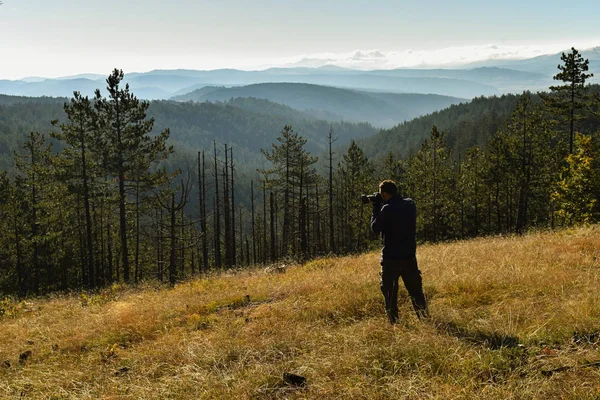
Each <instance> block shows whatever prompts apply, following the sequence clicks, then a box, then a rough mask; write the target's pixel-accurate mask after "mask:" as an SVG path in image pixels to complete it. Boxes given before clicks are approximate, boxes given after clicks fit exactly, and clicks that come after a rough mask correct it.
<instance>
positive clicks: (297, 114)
mask: <svg viewBox="0 0 600 400" xmlns="http://www.w3.org/2000/svg"><path fill="white" fill-rule="evenodd" d="M65 101H68V99H66V98H44V97H36V98H29V97H17V96H6V95H0V133H1V134H0V169H3V170H13V169H14V160H13V152H14V151H18V150H19V149H20V148H21V146H22V145H23V143H24V142H25V134H26V133H27V132H29V131H36V132H39V133H42V134H45V135H46V136H49V134H50V133H51V132H52V131H53V129H54V128H53V127H52V125H51V124H50V122H51V121H52V120H54V119H58V120H59V121H60V122H64V121H65V120H66V114H65V112H64V110H63V104H64V103H65ZM148 116H149V117H153V118H155V120H156V126H155V127H154V129H153V131H152V132H151V135H155V134H158V133H159V132H161V131H163V130H164V129H165V128H167V127H169V128H170V130H171V136H170V139H169V142H170V143H171V144H172V145H173V146H174V148H175V149H176V153H175V154H173V155H172V156H171V160H170V161H169V163H170V164H172V165H174V166H176V167H178V168H185V167H186V165H187V163H188V160H187V158H189V155H190V154H192V155H193V154H194V151H193V150H197V149H202V148H204V149H206V148H209V147H210V146H211V145H212V140H213V138H219V139H218V140H219V141H221V142H222V143H229V144H230V145H231V146H235V148H236V151H237V159H238V160H239V161H241V162H244V163H245V164H248V165H251V166H253V167H254V168H257V167H260V166H264V159H263V157H262V156H261V155H260V149H261V148H265V147H268V146H269V145H270V144H271V143H272V141H273V140H275V138H276V137H277V132H279V131H280V130H281V127H283V126H284V125H286V124H290V125H293V126H294V127H295V129H296V130H298V131H299V132H302V134H303V135H304V136H305V137H306V138H307V139H308V140H309V143H308V148H309V150H310V151H312V152H322V151H324V150H325V149H326V148H327V142H326V140H325V139H324V138H325V136H326V135H327V132H328V131H329V128H330V127H333V128H334V129H335V131H336V132H337V134H338V136H339V138H340V141H339V143H340V144H348V143H349V142H350V140H351V139H352V138H357V137H366V136H371V135H373V134H374V133H376V132H377V131H378V129H376V128H374V127H373V126H371V125H369V124H367V123H347V122H335V121H325V120H319V119H316V118H315V117H313V116H310V115H308V114H306V113H303V112H301V111H298V110H295V109H292V108H290V107H287V106H284V105H281V104H277V103H273V102H271V101H267V100H262V99H252V98H245V99H231V100H230V101H227V102H224V103H218V104H213V103H208V102H204V103H178V102H173V101H153V102H150V105H149V107H148ZM54 145H55V146H60V143H58V142H56V141H54Z"/></svg>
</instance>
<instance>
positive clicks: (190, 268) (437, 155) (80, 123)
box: [0, 48, 600, 296]
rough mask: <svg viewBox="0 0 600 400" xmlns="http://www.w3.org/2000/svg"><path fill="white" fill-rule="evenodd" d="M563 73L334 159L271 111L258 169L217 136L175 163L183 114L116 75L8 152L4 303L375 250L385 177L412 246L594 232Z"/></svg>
mask: <svg viewBox="0 0 600 400" xmlns="http://www.w3.org/2000/svg"><path fill="white" fill-rule="evenodd" d="M560 62H561V63H560V65H559V66H558V73H557V74H556V75H555V77H554V79H555V81H556V85H555V86H551V87H550V88H549V91H548V92H546V93H539V94H532V93H529V92H525V93H523V94H521V95H518V96H516V95H506V96H503V97H500V98H491V99H485V98H478V99H475V100H474V101H473V102H472V103H469V104H461V105H455V106H451V107H450V108H449V109H447V110H444V111H440V112H437V113H434V114H431V115H429V116H426V117H422V118H419V119H417V120H414V121H410V122H406V123H404V124H401V125H398V126H396V127H394V128H392V129H390V130H384V131H382V132H380V133H379V134H377V135H375V136H374V137H372V138H370V139H365V140H362V141H354V140H353V141H351V142H350V144H349V145H345V147H344V148H341V147H340V146H339V144H340V142H341V140H340V139H343V138H341V137H340V136H341V134H340V131H343V129H344V128H343V125H341V124H338V125H331V126H327V125H324V124H320V125H319V126H318V127H316V128H315V129H314V130H313V132H315V131H317V130H320V131H322V133H321V136H322V138H325V140H323V139H322V138H321V139H320V142H319V144H318V145H315V143H310V140H312V141H315V140H318V139H317V138H318V134H314V135H313V136H311V137H309V136H307V135H305V134H304V133H305V132H306V131H307V130H308V129H307V128H306V125H301V122H299V121H288V122H285V123H282V119H283V118H285V116H284V115H281V114H280V115H279V116H278V117H277V118H275V117H274V118H272V119H271V120H272V121H274V122H272V123H271V124H270V125H269V126H268V129H270V130H272V129H275V128H274V127H273V126H274V125H275V124H279V125H278V127H277V131H279V132H280V133H279V137H278V138H277V140H276V142H274V143H268V144H263V143H249V144H248V145H247V146H246V147H242V149H243V148H246V149H253V148H256V146H257V145H259V146H260V157H261V158H262V162H261V163H260V164H261V165H260V166H258V167H257V166H255V165H250V164H248V163H247V161H246V160H247V159H248V158H247V157H245V156H244V155H243V154H239V152H238V148H237V145H236V146H232V144H231V143H230V142H229V141H228V140H227V136H224V137H220V138H219V141H218V142H217V141H216V140H214V141H212V142H211V140H210V139H209V137H208V136H206V137H204V138H203V140H202V141H201V142H200V146H199V147H201V148H202V150H200V151H198V152H197V154H193V160H188V162H187V165H183V164H182V163H181V162H177V163H170V160H172V159H173V157H174V156H175V155H176V153H175V151H176V150H174V147H173V144H172V138H171V130H170V129H169V128H171V129H172V128H173V126H172V125H171V124H172V123H173V124H174V120H175V119H177V115H171V116H170V117H168V116H167V115H166V114H167V113H166V112H162V111H161V105H164V107H171V106H170V105H169V104H168V103H166V102H165V103H164V104H163V103H162V102H159V103H153V104H154V109H153V110H152V112H151V110H150V103H148V102H146V101H141V100H139V99H138V98H137V97H136V96H135V94H134V93H132V92H131V91H130V89H129V86H128V85H123V82H122V81H123V77H124V75H123V72H122V71H120V70H117V69H115V70H114V71H113V72H112V74H111V75H110V76H109V77H108V78H107V80H106V83H107V87H106V93H107V95H106V96H105V95H103V93H104V92H101V91H100V90H97V91H96V93H95V95H94V96H93V98H91V99H90V98H88V97H84V96H82V95H81V94H79V93H78V92H75V93H74V95H73V97H72V98H71V99H68V100H67V101H66V102H65V103H64V106H63V109H64V117H60V114H59V113H58V111H60V103H56V102H54V103H52V104H53V106H54V107H55V109H57V113H56V114H54V115H49V114H52V113H51V112H46V113H45V114H37V113H36V117H35V118H37V121H40V122H39V123H40V124H42V123H43V122H42V121H41V119H47V120H48V121H47V122H52V126H53V129H52V133H51V135H50V137H49V136H47V135H44V134H41V133H38V132H35V131H34V132H31V133H29V134H28V135H27V138H26V141H25V143H24V144H23V145H20V146H19V149H18V151H16V152H15V153H14V165H15V170H14V171H8V170H7V171H4V172H3V173H2V174H1V175H0V290H1V291H2V293H6V294H12V295H15V296H27V295H34V294H35V295H38V294H44V293H50V292H53V291H59V290H60V291H63V290H69V289H73V288H87V289H94V288H98V287H102V286H106V285H109V284H112V283H115V282H125V283H136V282H140V281H144V280H150V279H151V280H157V281H160V282H165V283H167V282H168V283H170V284H175V283H177V282H178V281H181V280H183V279H186V278H187V277H190V276H194V275H198V274H205V273H210V272H218V271H223V270H230V269H236V268H244V267H250V266H254V265H276V264H275V263H286V262H290V261H305V260H308V259H311V258H314V257H318V256H321V255H326V254H353V253H360V252H363V251H365V250H368V249H371V248H374V247H376V246H377V244H378V241H377V239H378V238H377V237H375V236H374V235H373V234H372V233H371V232H370V230H369V217H370V212H371V210H370V208H369V207H368V206H365V205H363V204H362V203H361V202H360V199H359V198H360V195H361V194H365V193H372V192H373V191H375V190H376V188H377V185H378V183H379V181H380V180H382V179H393V180H395V181H396V182H397V183H398V185H399V188H400V191H401V193H402V195H403V196H405V197H411V198H413V199H414V200H415V202H416V204H417V209H418V220H417V224H418V227H417V229H418V232H417V235H418V239H419V241H421V242H438V241H448V240H455V239H462V238H469V237H476V236H482V235H496V234H522V233H524V232H526V231H528V230H531V229H551V228H555V227H559V226H570V225H574V224H588V223H592V222H596V221H597V220H598V218H599V217H600V206H599V204H598V201H599V200H600V176H599V174H600V157H599V156H600V154H599V153H600V132H599V131H598V118H599V117H600V96H599V95H598V90H597V88H596V87H594V86H590V85H589V84H588V85H586V81H587V80H588V79H589V78H590V77H591V74H590V73H588V69H589V62H588V60H586V59H584V58H583V57H582V56H581V54H580V53H579V52H578V51H577V50H576V49H574V48H572V49H571V51H570V52H569V53H567V54H563V55H562V58H561V60H560ZM48 101H49V102H51V101H50V100H48ZM232 101H233V100H232ZM236 102H237V103H241V102H242V101H241V100H237V101H236ZM246 103H247V104H246V106H247V107H249V106H253V107H255V106H256V105H255V103H252V104H250V105H248V104H249V103H248V102H246ZM56 104H59V106H58V107H57V106H56ZM202 104H204V105H203V107H215V109H216V108H218V107H222V105H221V106H219V105H210V104H208V103H202ZM230 106H231V105H230ZM7 107H8V106H7ZM180 107H181V109H185V108H186V107H196V105H193V104H191V103H182V104H181V105H180ZM273 107H274V108H275V106H273ZM43 109H44V110H48V108H43ZM3 110H4V111H6V109H5V108H0V112H2V111H3ZM451 113H454V114H455V115H459V118H454V119H451V118H449V115H450V114H451ZM210 114H211V113H207V115H210ZM188 115H190V116H193V115H194V114H193V113H189V114H188ZM436 118H437V119H436ZM155 121H156V123H155ZM219 121H222V120H219ZM435 121H438V124H437V125H436V124H435ZM444 121H446V122H444ZM451 121H452V122H451ZM296 122H298V123H296ZM179 123H180V124H181V125H185V124H188V125H189V126H193V125H198V124H201V123H206V124H210V123H211V119H210V118H209V119H203V120H194V119H190V120H187V121H186V122H185V123H183V122H181V121H180V122H179ZM233 125H234V124H233V123H231V124H230V125H226V127H225V128H223V129H224V130H229V131H232V130H234V128H233ZM349 126H351V127H353V129H356V130H359V129H362V128H361V127H360V125H349ZM419 126H420V128H419ZM424 127H426V130H427V132H428V133H427V137H422V133H423V129H424ZM299 128H300V129H299ZM20 129H22V127H16V128H15V130H14V131H13V135H12V136H11V137H15V135H16V133H17V132H20ZM189 129H190V130H192V129H193V128H189ZM200 129H202V127H200ZM371 129H372V128H371ZM338 140H339V141H340V142H338ZM181 142H183V141H181ZM15 143H16V142H15ZM11 146H15V144H14V143H13V144H11ZM361 146H362V147H361ZM182 147H185V146H182ZM242 153H243V151H242ZM188 156H189V150H188ZM188 158H189V157H188ZM240 160H241V161H240ZM179 161H181V159H180V160H179Z"/></svg>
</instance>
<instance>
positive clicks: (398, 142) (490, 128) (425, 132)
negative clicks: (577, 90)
mask: <svg viewBox="0 0 600 400" xmlns="http://www.w3.org/2000/svg"><path fill="white" fill-rule="evenodd" d="M589 90H590V91H591V92H592V93H595V94H600V85H590V86H589ZM519 97H520V95H513V94H506V95H502V96H492V97H478V98H475V99H473V100H472V101H470V102H468V103H461V104H455V105H452V106H450V107H448V108H446V109H444V110H441V111H436V112H433V113H431V114H429V115H424V116H421V117H419V118H415V119H413V120H411V121H408V122H404V123H401V124H398V125H397V126H394V127H393V128H390V129H383V130H381V131H380V132H379V133H377V134H376V135H373V136H370V137H368V138H365V139H363V140H361V141H360V142H361V146H363V150H364V151H365V153H366V154H367V155H368V156H369V157H373V158H378V157H383V156H385V155H386V154H387V153H388V152H390V151H391V152H393V153H395V154H396V155H398V156H406V155H407V154H408V153H410V152H412V151H415V150H418V148H419V147H420V146H421V143H422V142H423V140H424V139H425V138H427V137H429V135H430V134H431V128H432V126H433V125H436V126H437V127H438V129H439V130H440V131H443V132H444V133H445V136H446V141H447V143H448V145H449V147H450V148H452V149H453V152H455V154H458V155H462V154H464V151H465V150H466V149H467V148H469V147H472V146H474V145H479V146H486V145H487V143H488V140H489V139H490V138H491V137H492V136H493V135H494V134H495V133H496V132H497V131H498V128H500V127H502V126H503V125H504V124H505V123H506V121H507V120H508V119H509V118H510V116H511V114H512V112H513V110H514V108H515V105H516V104H517V101H518V99H519ZM532 100H533V102H539V101H541V100H540V97H539V96H538V95H537V94H532ZM599 128H600V124H599V121H598V120H597V119H595V118H591V117H590V118H587V119H583V120H581V121H578V122H577V130H578V131H580V132H583V133H593V132H597V131H598V129H599Z"/></svg>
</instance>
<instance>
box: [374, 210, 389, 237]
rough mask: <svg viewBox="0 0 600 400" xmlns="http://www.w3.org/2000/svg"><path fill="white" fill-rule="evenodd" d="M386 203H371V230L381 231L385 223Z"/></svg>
mask: <svg viewBox="0 0 600 400" xmlns="http://www.w3.org/2000/svg"><path fill="white" fill-rule="evenodd" d="M386 208H387V205H386V204H384V205H383V206H382V205H381V204H373V214H371V230H372V231H373V232H375V233H381V232H382V231H383V227H384V225H385V214H386Z"/></svg>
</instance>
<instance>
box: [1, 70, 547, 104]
mask: <svg viewBox="0 0 600 400" xmlns="http://www.w3.org/2000/svg"><path fill="white" fill-rule="evenodd" d="M496 67H497V66H496ZM125 72H126V76H125V82H127V83H129V84H130V86H131V88H132V89H133V90H134V91H135V92H136V93H137V94H138V96H139V97H142V98H146V99H168V98H170V97H172V96H176V95H181V94H185V93H189V92H191V91H193V90H195V89H199V88H202V87H204V86H228V87H232V86H247V85H253V84H257V83H308V84H313V85H323V86H334V87H339V88H349V89H359V90H366V91H376V92H388V93H420V94H440V95H445V96H451V97H460V98H467V99H470V98H473V97H476V96H482V95H485V96H490V95H495V94H501V93H503V92H507V91H516V92H521V91H523V90H524V89H537V88H539V87H542V86H544V85H546V82H547V80H548V79H550V78H551V76H549V75H548V74H544V73H539V72H538V71H531V72H529V73H524V72H523V71H514V70H511V69H507V68H493V69H490V68H472V67H469V68H467V69H453V70H446V69H395V70H376V71H359V70H352V69H345V68H339V67H332V66H328V67H320V68H270V69H266V70H263V71H242V70H235V69H218V70H212V71H195V70H180V69H176V70H154V71H149V72H143V73H137V72H133V73H127V71H125ZM107 73H108V71H107ZM105 86H106V85H105V82H104V77H102V76H101V75H98V74H86V73H83V74H78V75H73V76H65V77H60V78H56V79H47V78H42V77H29V78H23V79H22V80H15V81H8V80H0V93H2V94H9V95H18V96H71V95H72V94H73V91H75V90H78V91H80V92H82V93H83V94H85V95H92V94H93V91H94V89H96V88H104V87H105Z"/></svg>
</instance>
